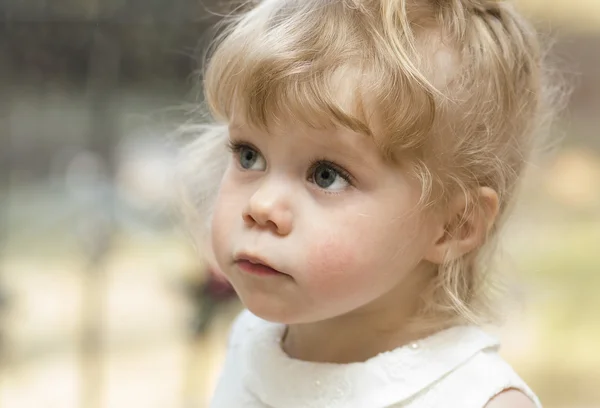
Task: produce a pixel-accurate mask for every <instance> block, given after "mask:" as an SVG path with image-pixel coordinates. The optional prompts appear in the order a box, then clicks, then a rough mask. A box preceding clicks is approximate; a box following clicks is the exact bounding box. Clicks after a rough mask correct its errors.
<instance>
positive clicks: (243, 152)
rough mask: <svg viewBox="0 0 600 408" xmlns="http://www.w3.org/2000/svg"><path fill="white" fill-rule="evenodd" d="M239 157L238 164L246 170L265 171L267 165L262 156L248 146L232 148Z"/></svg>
mask: <svg viewBox="0 0 600 408" xmlns="http://www.w3.org/2000/svg"><path fill="white" fill-rule="evenodd" d="M231 149H232V150H233V152H234V153H235V155H236V156H237V160H238V163H239V165H240V167H241V168H243V169H244V170H253V171H264V170H265V169H266V167H267V163H266V161H265V158H264V157H263V155H262V154H260V153H259V152H258V151H257V150H256V149H254V148H253V147H250V146H247V145H234V146H232V147H231Z"/></svg>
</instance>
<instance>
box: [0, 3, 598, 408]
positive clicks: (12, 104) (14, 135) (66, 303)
mask: <svg viewBox="0 0 600 408" xmlns="http://www.w3.org/2000/svg"><path fill="white" fill-rule="evenodd" d="M220 3H221V4H217V1H211V0H103V1H100V0H52V1H51V0H2V1H0V408H30V407H31V408H33V407H36V408H38V407H44V408H51V407H57V408H58V407H60V408H71V407H73V408H75V407H77V408H108V407H110V408H121V407H131V406H135V407H144V408H153V407H157V408H164V407H200V408H201V407H203V406H206V401H207V400H208V396H209V395H210V393H211V390H212V387H213V386H214V381H215V375H216V373H217V372H218V369H219V366H220V364H221V361H222V358H223V352H224V346H225V339H226V333H227V330H228V327H229V324H230V322H231V319H232V317H233V316H235V314H236V313H237V311H238V310H239V308H240V306H239V304H238V303H237V301H236V299H235V297H234V296H232V295H231V293H230V292H228V290H227V287H224V286H223V285H222V284H221V283H220V282H219V281H218V280H215V279H211V275H210V274H209V273H208V271H207V268H206V267H205V266H204V264H203V262H202V259H201V258H200V256H199V255H198V254H196V252H195V250H194V248H193V246H192V243H191V240H190V238H189V236H188V235H187V234H186V232H185V231H184V229H183V228H181V225H180V224H179V225H178V213H177V210H176V206H175V205H174V202H175V200H176V193H177V192H176V191H175V189H174V188H173V182H172V178H171V177H172V172H173V167H174V163H175V160H176V158H175V154H176V146H175V145H174V144H173V143H171V142H169V141H168V138H167V137H166V136H167V134H168V133H169V131H171V130H172V129H173V128H174V127H175V126H176V125H177V124H179V123H182V121H184V120H186V119H187V118H188V117H187V116H186V112H189V111H190V109H193V107H194V103H195V102H197V101H198V98H199V96H198V95H199V92H198V91H199V90H198V89H195V84H196V83H195V79H196V76H195V71H196V70H197V68H198V67H199V65H198V57H199V56H200V55H201V51H202V50H203V48H204V47H205V46H206V44H207V41H208V40H209V39H210V36H209V34H208V32H207V31H206V30H207V28H208V27H210V26H211V25H212V24H214V23H215V22H216V21H218V19H219V18H218V14H219V13H220V12H222V11H224V10H226V7H224V6H223V4H222V3H223V2H222V1H220ZM517 3H519V5H520V6H521V7H522V8H523V9H524V10H525V12H526V13H527V14H528V15H530V16H531V17H532V18H533V19H534V20H535V21H536V22H537V24H538V25H539V27H540V28H541V29H542V30H543V31H545V32H548V33H551V34H552V36H553V37H554V38H556V43H555V46H554V51H553V60H554V61H555V62H556V67H558V69H559V70H560V71H562V72H563V73H565V75H566V77H567V78H568V80H569V82H570V83H571V84H572V86H573V88H574V91H573V95H572V97H571V99H570V103H569V106H568V109H567V110H566V112H565V113H564V114H563V115H562V117H561V118H560V120H559V122H558V126H557V128H556V130H555V132H557V135H559V136H561V137H562V142H561V143H560V145H559V147H558V151H557V153H556V154H554V155H553V156H552V157H551V158H548V159H546V160H544V161H543V163H541V164H540V165H539V166H537V167H536V168H535V170H534V171H533V173H532V175H531V179H530V181H529V182H528V184H527V188H526V189H525V194H524V197H523V202H522V205H521V206H520V207H519V208H518V210H517V213H516V214H515V217H514V219H513V222H512V224H511V225H510V228H509V230H508V231H507V234H506V237H505V240H506V253H507V256H506V257H505V259H506V261H505V263H506V265H505V269H506V272H507V273H508V275H509V277H510V279H511V281H513V282H514V284H513V286H514V289H515V291H514V292H515V293H516V294H517V302H515V306H513V307H511V309H510V313H509V320H508V322H507V324H506V325H505V326H504V327H502V328H501V329H497V332H498V334H499V335H500V336H501V337H502V339H503V340H504V349H503V353H504V355H505V357H506V358H507V359H508V360H509V361H510V362H511V363H512V364H513V365H514V366H515V367H516V368H517V370H518V371H519V372H520V374H521V375H522V376H523V377H524V378H525V379H526V380H527V381H528V382H529V383H530V384H531V386H532V387H533V388H534V390H536V391H537V392H538V393H539V395H540V397H541V399H542V401H543V402H544V403H545V406H546V407H548V408H567V407H569V408H591V407H600V387H599V386H598V385H600V296H599V295H598V291H599V290H600V135H599V134H598V133H599V132H600V131H599V130H598V129H600V69H598V67H599V66H600V1H598V0H574V1H569V2H565V1H561V0H517Z"/></svg>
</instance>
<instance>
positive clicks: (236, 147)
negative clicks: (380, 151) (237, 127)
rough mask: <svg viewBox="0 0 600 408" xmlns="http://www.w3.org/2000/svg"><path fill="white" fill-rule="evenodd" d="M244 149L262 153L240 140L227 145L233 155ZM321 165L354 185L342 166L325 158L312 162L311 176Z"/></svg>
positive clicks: (351, 177) (231, 141)
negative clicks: (329, 168)
mask: <svg viewBox="0 0 600 408" xmlns="http://www.w3.org/2000/svg"><path fill="white" fill-rule="evenodd" d="M244 148H246V149H252V150H255V151H256V152H258V153H260V150H258V149H257V148H256V147H255V146H254V145H252V144H251V143H248V142H242V141H239V140H230V141H229V142H228V143H227V149H228V150H229V151H230V152H231V153H232V154H239V153H240V151H241V150H242V149H244ZM261 154H262V153H261ZM321 165H325V166H328V167H331V168H332V169H333V170H335V172H336V173H337V174H338V175H339V176H340V177H341V178H343V179H344V180H345V181H346V182H347V183H348V184H349V185H351V186H353V185H354V182H355V179H354V177H353V176H352V175H351V174H350V173H349V172H348V171H347V170H345V169H344V168H343V167H341V166H339V165H337V164H335V163H333V162H332V161H329V160H327V159H324V158H320V159H316V160H312V161H311V165H310V166H309V174H312V173H313V172H314V171H315V169H316V168H317V167H319V166H321Z"/></svg>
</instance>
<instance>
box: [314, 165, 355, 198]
mask: <svg viewBox="0 0 600 408" xmlns="http://www.w3.org/2000/svg"><path fill="white" fill-rule="evenodd" d="M309 180H310V181H311V182H313V183H315V184H316V185H317V186H319V187H320V188H322V189H323V190H328V191H342V190H344V189H346V188H348V186H350V175H349V174H348V173H346V172H345V171H343V170H342V169H337V168H336V167H334V166H333V165H331V164H328V163H317V164H316V165H315V166H313V168H312V170H311V172H310V175H309Z"/></svg>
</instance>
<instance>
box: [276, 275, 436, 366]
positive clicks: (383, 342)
mask: <svg viewBox="0 0 600 408" xmlns="http://www.w3.org/2000/svg"><path fill="white" fill-rule="evenodd" d="M420 272H422V273H419V274H414V275H413V276H412V277H411V278H410V279H407V280H405V281H403V283H402V284H401V285H399V286H398V287H396V288H393V289H392V290H390V292H388V293H387V294H386V295H385V296H383V297H381V298H379V299H377V300H375V301H373V302H371V303H370V304H367V305H365V306H363V307H361V308H359V309H357V310H354V311H352V312H349V313H347V314H344V315H342V316H336V317H334V318H331V319H327V320H323V321H318V322H313V323H303V324H292V325H289V326H288V327H287V329H286V331H285V334H284V336H283V338H282V342H281V346H282V348H283V350H284V351H285V352H286V354H288V355H289V356H290V357H292V358H295V359H298V360H304V361H313V362H328V363H339V364H345V363H353V362H362V361H366V360H368V359H369V358H372V357H374V356H376V355H377V354H380V353H382V352H385V351H390V350H393V349H395V348H398V347H400V346H403V345H406V344H410V343H412V342H414V341H416V340H418V339H421V338H423V337H425V336H427V335H429V334H431V333H432V332H433V331H435V330H431V329H429V330H427V331H426V330H420V329H418V328H416V327H415V325H414V324H412V323H413V322H414V317H415V315H416V313H417V311H418V309H419V307H420V294H421V293H422V292H423V290H425V288H426V286H427V284H428V283H429V282H430V281H431V278H432V273H430V272H428V271H420Z"/></svg>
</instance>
